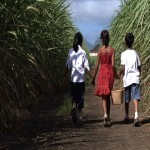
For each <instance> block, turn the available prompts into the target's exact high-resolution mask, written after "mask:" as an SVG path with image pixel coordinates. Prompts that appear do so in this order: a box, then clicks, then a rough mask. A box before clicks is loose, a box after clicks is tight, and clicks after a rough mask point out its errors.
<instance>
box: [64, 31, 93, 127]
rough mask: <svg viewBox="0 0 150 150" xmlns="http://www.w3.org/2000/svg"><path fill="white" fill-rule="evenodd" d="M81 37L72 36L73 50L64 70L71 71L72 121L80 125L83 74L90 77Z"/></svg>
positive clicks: (78, 34) (82, 100)
mask: <svg viewBox="0 0 150 150" xmlns="http://www.w3.org/2000/svg"><path fill="white" fill-rule="evenodd" d="M82 42H83V37H82V34H81V33H80V32H77V33H76V34H75V36H74V42H73V48H71V49H70V50H69V53H68V60H67V65H66V70H65V75H64V76H65V77H66V76H67V72H68V71H69V70H70V71H71V83H70V84H71V97H72V121H73V122H74V123H77V124H81V123H82V108H83V106H84V93H85V72H87V74H88V75H89V76H90V77H91V74H90V68H89V62H88V59H87V56H86V52H85V51H84V50H83V49H82V47H81V46H82Z"/></svg>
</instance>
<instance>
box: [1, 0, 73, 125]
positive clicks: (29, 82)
mask: <svg viewBox="0 0 150 150" xmlns="http://www.w3.org/2000/svg"><path fill="white" fill-rule="evenodd" d="M68 8H69V4H68V3H67V2H66V0H1V1H0V121H1V124H3V125H5V127H7V126H8V122H9V120H12V119H15V118H16V111H15V110H16V108H18V107H24V105H26V104H27V103H34V101H37V100H39V99H40V98H41V97H43V98H44V97H45V94H49V95H52V94H53V91H54V89H56V88H59V87H60V84H61V81H62V73H63V69H64V65H65V61H66V59H65V58H66V54H67V50H68V49H69V47H70V43H72V42H70V41H71V40H72V37H73V34H74V31H75V29H74V26H73V24H72V21H71V18H70V12H69V9H68ZM45 91H47V92H45Z"/></svg>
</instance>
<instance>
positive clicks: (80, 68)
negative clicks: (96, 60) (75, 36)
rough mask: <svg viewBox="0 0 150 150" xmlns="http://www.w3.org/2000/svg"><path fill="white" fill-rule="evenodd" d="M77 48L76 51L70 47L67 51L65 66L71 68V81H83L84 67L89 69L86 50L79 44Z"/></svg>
mask: <svg viewBox="0 0 150 150" xmlns="http://www.w3.org/2000/svg"><path fill="white" fill-rule="evenodd" d="M78 48H79V49H78V51H77V52H75V51H74V49H73V48H71V49H70V50H69V53H68V60H67V66H68V69H69V70H71V81H72V82H84V80H85V69H87V70H90V67H89V62H88V59H87V55H86V52H85V51H84V50H83V49H82V48H81V47H80V46H78Z"/></svg>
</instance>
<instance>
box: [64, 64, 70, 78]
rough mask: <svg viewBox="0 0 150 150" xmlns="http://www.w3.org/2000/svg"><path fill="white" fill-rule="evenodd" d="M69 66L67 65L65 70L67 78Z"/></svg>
mask: <svg viewBox="0 0 150 150" xmlns="http://www.w3.org/2000/svg"><path fill="white" fill-rule="evenodd" d="M68 71H69V70H68V65H66V68H65V72H64V77H65V78H66V77H67V73H68Z"/></svg>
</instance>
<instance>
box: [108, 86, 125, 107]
mask: <svg viewBox="0 0 150 150" xmlns="http://www.w3.org/2000/svg"><path fill="white" fill-rule="evenodd" d="M123 93H124V89H123V88H122V89H120V90H113V91H111V98H112V104H113V105H120V104H122V103H123Z"/></svg>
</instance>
